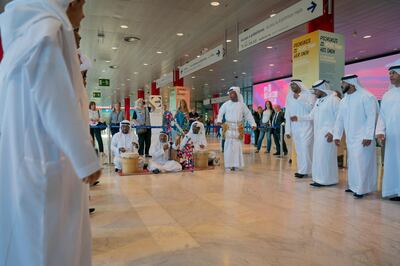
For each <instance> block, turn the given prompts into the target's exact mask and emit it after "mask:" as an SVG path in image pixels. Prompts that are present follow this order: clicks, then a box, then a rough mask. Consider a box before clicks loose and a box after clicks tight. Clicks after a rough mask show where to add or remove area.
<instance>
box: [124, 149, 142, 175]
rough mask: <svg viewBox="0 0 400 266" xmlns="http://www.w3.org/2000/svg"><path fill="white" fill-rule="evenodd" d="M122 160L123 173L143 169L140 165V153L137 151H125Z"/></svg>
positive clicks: (137, 171) (136, 171)
mask: <svg viewBox="0 0 400 266" xmlns="http://www.w3.org/2000/svg"><path fill="white" fill-rule="evenodd" d="M121 160H122V173H123V174H135V173H139V172H141V171H142V169H140V167H139V154H137V153H123V154H122V155H121Z"/></svg>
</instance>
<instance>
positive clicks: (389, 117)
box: [376, 60, 400, 201]
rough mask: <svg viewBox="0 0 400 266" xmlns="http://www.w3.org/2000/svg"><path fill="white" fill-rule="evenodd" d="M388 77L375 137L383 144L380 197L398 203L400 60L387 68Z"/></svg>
mask: <svg viewBox="0 0 400 266" xmlns="http://www.w3.org/2000/svg"><path fill="white" fill-rule="evenodd" d="M389 76H390V83H391V86H390V88H389V91H388V92H386V93H385V95H384V96H383V99H382V103H381V112H380V115H379V119H378V125H377V129H376V135H377V138H378V139H379V140H380V141H381V142H385V165H384V174H383V183H382V196H383V197H389V198H390V200H392V201H400V60H397V61H396V62H394V63H393V64H391V65H390V66H389Z"/></svg>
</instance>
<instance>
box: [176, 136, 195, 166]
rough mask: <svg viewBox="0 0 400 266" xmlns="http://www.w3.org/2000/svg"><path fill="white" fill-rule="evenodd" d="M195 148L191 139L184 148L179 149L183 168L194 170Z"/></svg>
mask: <svg viewBox="0 0 400 266" xmlns="http://www.w3.org/2000/svg"><path fill="white" fill-rule="evenodd" d="M193 150H194V145H193V142H192V141H191V140H189V141H187V143H186V145H185V146H184V147H183V149H179V150H178V158H179V162H180V163H181V165H182V168H183V169H186V170H192V171H193V170H194V160H193Z"/></svg>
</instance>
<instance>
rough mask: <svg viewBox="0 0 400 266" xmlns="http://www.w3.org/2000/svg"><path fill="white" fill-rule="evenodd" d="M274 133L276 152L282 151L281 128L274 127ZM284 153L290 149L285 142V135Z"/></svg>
mask: <svg viewBox="0 0 400 266" xmlns="http://www.w3.org/2000/svg"><path fill="white" fill-rule="evenodd" d="M272 134H273V136H274V142H275V146H276V152H277V153H281V130H280V129H273V130H272ZM283 136H285V131H283ZM282 146H283V153H287V152H288V149H287V146H286V142H285V137H283V145H282Z"/></svg>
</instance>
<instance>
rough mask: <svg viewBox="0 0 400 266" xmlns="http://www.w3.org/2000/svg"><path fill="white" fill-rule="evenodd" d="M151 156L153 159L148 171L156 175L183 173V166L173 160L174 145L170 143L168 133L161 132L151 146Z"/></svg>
mask: <svg viewBox="0 0 400 266" xmlns="http://www.w3.org/2000/svg"><path fill="white" fill-rule="evenodd" d="M150 156H151V157H152V158H151V159H150V162H149V166H148V169H149V171H151V172H153V173H154V174H159V173H160V172H180V171H182V165H181V164H180V163H178V162H177V161H174V160H172V144H171V143H170V142H169V137H168V134H167V133H166V132H163V131H162V132H160V135H159V137H158V139H157V141H156V142H155V143H152V144H151V147H150Z"/></svg>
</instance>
